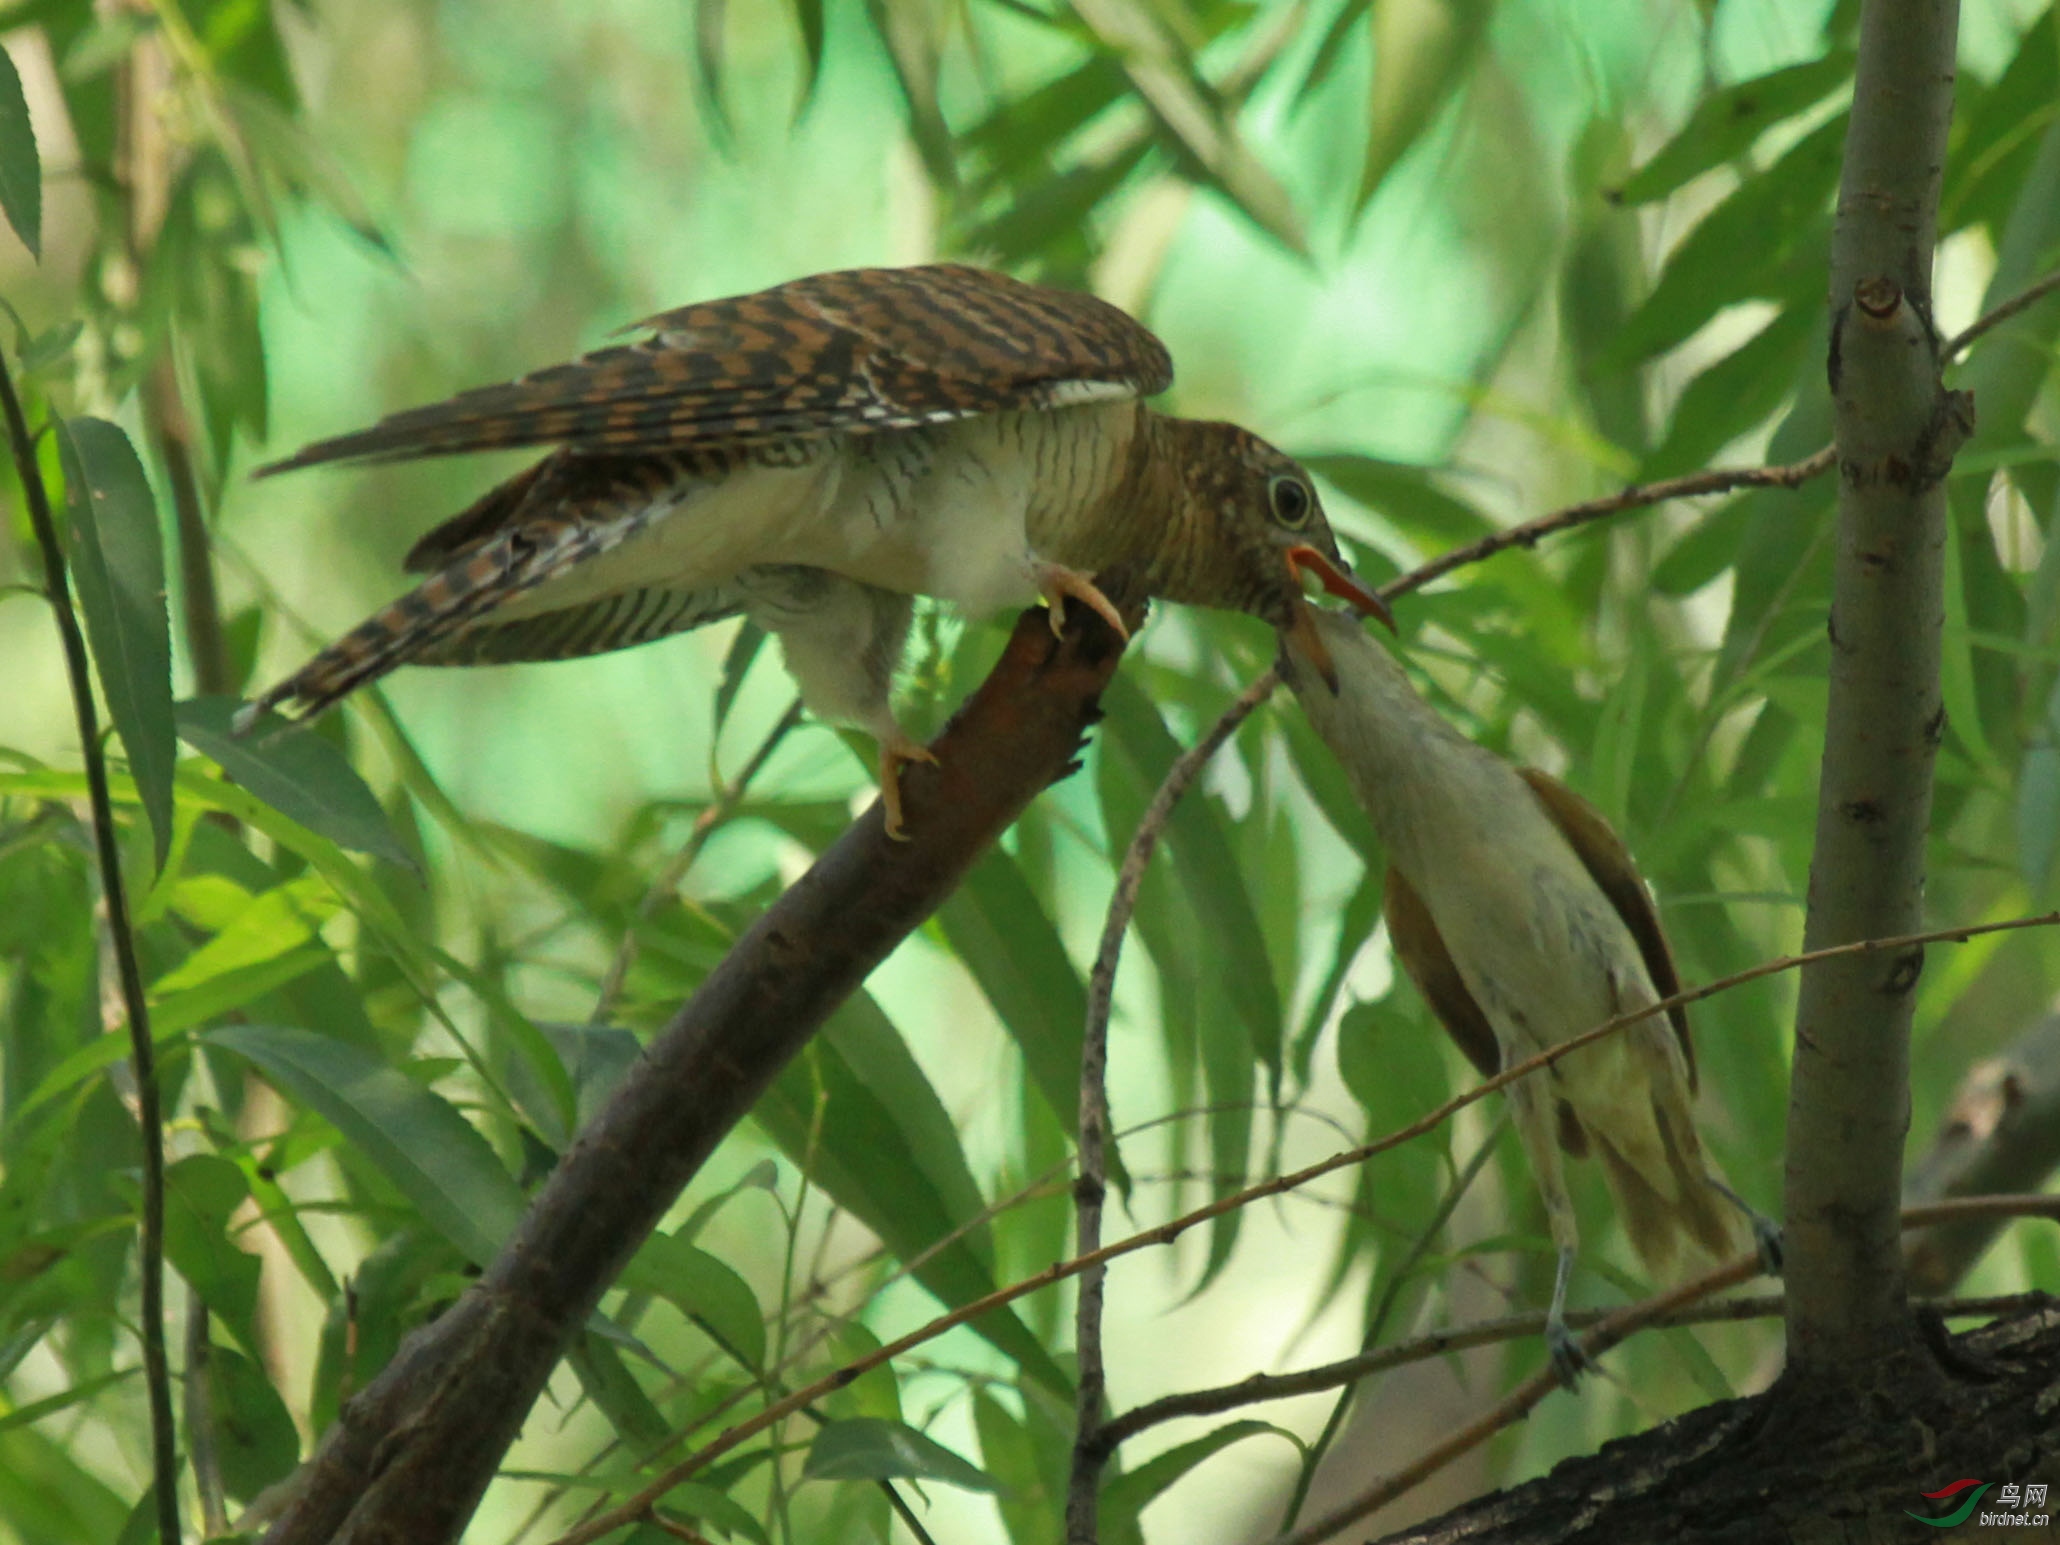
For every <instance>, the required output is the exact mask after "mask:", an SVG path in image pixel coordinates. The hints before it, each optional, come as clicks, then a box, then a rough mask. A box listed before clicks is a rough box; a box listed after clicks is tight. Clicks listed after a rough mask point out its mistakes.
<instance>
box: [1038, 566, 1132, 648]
mask: <svg viewBox="0 0 2060 1545" xmlns="http://www.w3.org/2000/svg"><path fill="white" fill-rule="evenodd" d="M1037 591H1038V594H1040V595H1042V596H1043V597H1044V604H1045V606H1046V607H1047V608H1048V609H1049V610H1050V612H1051V631H1052V636H1053V637H1055V638H1057V637H1061V636H1063V635H1064V634H1065V631H1066V599H1067V597H1069V596H1070V597H1071V598H1072V599H1073V600H1075V601H1078V602H1080V604H1081V605H1083V606H1086V607H1089V608H1091V609H1092V610H1093V611H1094V613H1095V614H1096V615H1097V616H1099V617H1100V618H1101V620H1102V621H1104V622H1106V623H1107V624H1108V625H1109V626H1110V627H1112V628H1114V629H1115V630H1116V637H1118V638H1120V639H1122V640H1123V642H1124V643H1126V644H1127V643H1129V642H1130V629H1129V628H1127V627H1125V626H1124V624H1123V615H1122V613H1120V612H1118V611H1117V610H1116V607H1115V604H1114V603H1113V602H1111V601H1110V600H1109V598H1108V597H1107V596H1105V595H1103V594H1102V593H1101V587H1100V586H1098V585H1097V584H1095V582H1094V581H1093V580H1092V579H1090V578H1089V577H1088V576H1087V575H1085V574H1082V573H1081V572H1080V571H1079V570H1078V569H1069V568H1066V567H1065V566H1064V565H1063V564H1057V563H1040V564H1039V565H1038V566H1037Z"/></svg>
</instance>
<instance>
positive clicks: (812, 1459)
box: [801, 1416, 995, 1491]
mask: <svg viewBox="0 0 2060 1545" xmlns="http://www.w3.org/2000/svg"><path fill="white" fill-rule="evenodd" d="M801 1473H802V1476H803V1477H804V1478H806V1479H808V1480H812V1481H899V1480H910V1481H942V1482H943V1483H944V1484H945V1485H947V1486H957V1487H959V1488H960V1489H962V1490H965V1491H993V1490H994V1489H995V1485H994V1482H993V1481H992V1480H990V1479H988V1477H987V1475H986V1473H985V1472H984V1471H982V1470H981V1469H980V1467H979V1466H977V1465H975V1464H971V1463H969V1462H968V1461H966V1460H964V1459H961V1458H959V1456H958V1455H956V1454H954V1453H953V1452H952V1451H951V1450H950V1449H948V1448H946V1447H945V1446H944V1445H943V1444H941V1443H939V1442H938V1441H937V1440H936V1439H935V1438H931V1437H927V1436H925V1435H924V1434H923V1433H920V1432H917V1431H916V1430H915V1428H913V1427H910V1426H908V1425H907V1424H906V1423H903V1422H890V1421H886V1420H884V1419H882V1418H880V1417H877V1416H854V1417H851V1418H849V1419H848V1420H845V1421H841V1422H831V1423H830V1424H829V1426H827V1427H825V1428H823V1430H822V1431H821V1432H819V1433H817V1434H816V1435H815V1442H813V1443H811V1444H810V1445H809V1447H808V1462H807V1463H806V1464H804V1465H803V1466H802V1467H801Z"/></svg>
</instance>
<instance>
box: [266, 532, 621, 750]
mask: <svg viewBox="0 0 2060 1545" xmlns="http://www.w3.org/2000/svg"><path fill="white" fill-rule="evenodd" d="M644 523H645V521H644V519H643V518H642V517H639V516H631V517H627V518H622V519H617V520H612V521H607V522H592V523H589V522H574V523H570V524H566V525H563V526H559V527H556V528H546V527H538V526H530V527H516V528H515V529H513V530H509V531H505V532H503V533H502V534H501V535H499V536H498V537H496V538H494V539H493V540H492V541H490V542H487V543H484V544H483V545H481V546H479V547H477V548H474V549H473V550H472V551H471V552H470V553H469V554H467V555H466V557H465V558H464V559H463V560H462V561H461V562H458V563H454V564H451V565H450V566H449V567H447V568H445V569H443V570H441V571H439V572H438V573H436V574H433V575H431V576H430V577H429V578H428V579H426V580H424V581H423V582H422V583H421V584H419V585H417V586H416V587H415V588H414V589H413V590H411V591H409V592H408V593H407V594H406V595H404V596H402V597H401V598H400V599H399V600H397V601H395V602H393V603H392V604H391V605H388V606H385V607H383V608H381V609H380V610H379V611H377V612H375V613H373V614H372V615H371V616H370V617H368V618H366V619H365V620H364V621H363V622H361V623H359V624H358V625H357V626H356V627H355V628H352V629H351V630H350V632H348V633H346V634H345V635H344V636H343V637H342V638H340V639H338V640H337V641H336V642H335V643H333V644H331V645H330V646H329V647H328V648H327V649H324V650H323V651H322V652H321V653H320V654H318V655H316V656H315V657H314V658H313V659H312V660H310V661H308V663H307V664H305V665H303V666H302V667H301V668H300V669H299V670H297V671H295V672H294V673H293V674H292V675H291V676H289V677H287V678H286V679H285V680H284V681H282V682H280V683H279V684H278V685H277V686H275V687H273V688H272V689H271V690H270V691H269V692H266V693H265V694H264V695H263V696H261V697H259V698H257V699H256V700H255V701H253V702H250V703H246V704H245V705H244V706H243V707H242V708H241V709H239V710H238V711H237V714H236V718H235V721H234V725H233V728H234V731H235V733H236V734H238V735H244V734H248V733H249V732H250V730H251V729H252V727H253V726H255V725H256V723H257V721H258V718H259V716H260V715H262V714H264V713H265V712H266V711H267V710H269V709H273V708H277V707H280V706H281V705H288V704H290V705H292V706H294V707H296V708H298V709H299V710H300V716H301V717H302V718H303V719H311V718H313V717H315V716H316V715H317V714H320V713H322V712H323V711H324V710H325V709H328V708H330V707H332V706H333V705H334V704H335V703H337V702H338V701H339V700H341V699H342V698H344V697H347V696H349V695H350V694H351V693H352V692H354V691H356V690H357V689H358V688H359V687H362V686H364V685H365V684H366V683H367V682H370V681H376V680H377V679H378V678H379V677H381V676H384V675H385V674H386V673H387V672H388V671H391V670H393V669H394V668H395V667H396V666H401V665H405V664H407V663H408V662H409V661H410V660H414V659H418V658H420V657H421V656H422V655H423V654H424V653H426V652H428V651H430V650H433V649H434V648H435V647H436V646H437V645H438V644H440V643H442V642H443V641H444V640H446V639H448V638H450V637H452V636H453V635H454V634H456V633H458V632H460V631H462V630H463V629H465V628H467V627H469V626H470V625H471V624H473V623H474V622H476V621H477V620H478V619H479V618H481V617H483V616H485V615H486V614H487V613H489V612H491V611H492V610H494V608H496V607H498V606H501V605H503V604H504V603H506V602H507V601H509V600H511V599H513V598H514V597H515V596H518V595H520V594H522V593H523V592H524V591H527V590H531V589H534V588H535V587H536V586H538V585H540V584H542V583H544V582H545V581H546V580H549V579H552V578H555V577H556V576H557V575H559V574H562V573H563V572H564V571H565V570H567V569H569V568H571V567H572V566H573V565H574V564H577V563H583V562H585V561H586V560H587V559H589V558H592V557H595V556H597V555H598V554H601V553H604V552H606V551H608V550H609V549H610V548H612V547H615V546H618V545H620V544H621V543H622V542H623V541H625V540H627V539H628V538H629V537H630V536H632V535H634V534H635V533H636V531H638V530H639V529H640V528H641V527H642V526H643V525H644Z"/></svg>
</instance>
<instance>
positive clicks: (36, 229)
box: [0, 49, 43, 259]
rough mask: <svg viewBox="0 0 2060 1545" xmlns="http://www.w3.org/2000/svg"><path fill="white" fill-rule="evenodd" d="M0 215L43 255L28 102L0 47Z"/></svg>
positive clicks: (39, 182) (39, 177)
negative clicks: (5, 217) (4, 216)
mask: <svg viewBox="0 0 2060 1545" xmlns="http://www.w3.org/2000/svg"><path fill="white" fill-rule="evenodd" d="M0 56H6V57H0V214H4V215H6V216H7V223H8V224H9V225H11V226H13V227H14V234H15V235H17V236H19V237H20V238H21V242H22V245H23V246H25V247H27V248H28V249H29V256H30V257H32V258H38V259H40V258H41V257H42V256H43V173H42V168H41V166H40V164H39V163H38V161H37V158H36V131H35V128H34V126H33V125H31V124H30V122H29V101H28V98H27V97H25V96H23V95H22V89H21V75H20V73H19V72H17V71H16V69H15V68H14V59H13V57H12V56H7V51H6V50H5V49H0Z"/></svg>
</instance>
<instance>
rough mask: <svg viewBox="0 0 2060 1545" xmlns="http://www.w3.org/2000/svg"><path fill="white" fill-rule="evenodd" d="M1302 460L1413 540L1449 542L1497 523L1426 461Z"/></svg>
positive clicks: (1348, 457) (1482, 532)
mask: <svg viewBox="0 0 2060 1545" xmlns="http://www.w3.org/2000/svg"><path fill="white" fill-rule="evenodd" d="M1301 462H1302V465H1303V466H1305V467H1307V468H1308V469H1309V470H1310V471H1311V472H1313V473H1315V474H1316V475H1317V476H1318V477H1320V478H1322V479H1324V481H1326V482H1329V483H1335V484H1336V485H1337V486H1338V489H1339V490H1340V491H1341V492H1343V493H1345V494H1347V495H1349V496H1350V497H1351V498H1353V499H1356V500H1357V501H1358V502H1359V503H1361V504H1363V505H1365V506H1366V507H1367V508H1368V509H1370V510H1374V511H1376V512H1377V513H1379V514H1380V515H1381V516H1382V517H1383V518H1385V519H1386V520H1387V521H1388V522H1389V523H1390V524H1392V525H1393V526H1395V527H1396V528H1397V529H1398V530H1400V531H1402V532H1403V533H1404V534H1405V535H1406V536H1408V537H1409V538H1410V539H1411V540H1413V541H1417V542H1421V543H1425V544H1436V545H1438V546H1451V545H1454V544H1457V543H1460V542H1471V541H1473V540H1475V539H1476V538H1478V537H1483V536H1486V535H1487V534H1488V533H1489V532H1491V531H1493V530H1495V529H1496V527H1495V522H1493V521H1491V520H1489V519H1488V517H1487V516H1486V515H1484V514H1482V513H1481V511H1480V510H1479V509H1477V508H1476V507H1475V506H1474V505H1472V504H1470V503H1468V502H1467V501H1466V500H1464V499H1460V498H1457V497H1455V496H1454V495H1452V494H1449V493H1447V492H1446V491H1445V490H1444V489H1443V488H1441V487H1439V486H1438V483H1437V480H1436V478H1435V477H1434V475H1433V474H1432V472H1431V469H1430V468H1428V467H1419V466H1414V465H1411V464H1410V463H1408V462H1401V461H1386V460H1383V459H1381V458H1380V457H1377V456H1359V455H1351V454H1331V455H1316V456H1303V457H1302V458H1301Z"/></svg>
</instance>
